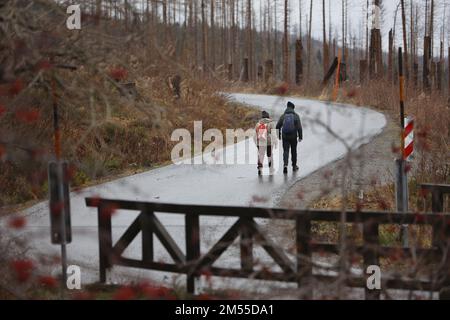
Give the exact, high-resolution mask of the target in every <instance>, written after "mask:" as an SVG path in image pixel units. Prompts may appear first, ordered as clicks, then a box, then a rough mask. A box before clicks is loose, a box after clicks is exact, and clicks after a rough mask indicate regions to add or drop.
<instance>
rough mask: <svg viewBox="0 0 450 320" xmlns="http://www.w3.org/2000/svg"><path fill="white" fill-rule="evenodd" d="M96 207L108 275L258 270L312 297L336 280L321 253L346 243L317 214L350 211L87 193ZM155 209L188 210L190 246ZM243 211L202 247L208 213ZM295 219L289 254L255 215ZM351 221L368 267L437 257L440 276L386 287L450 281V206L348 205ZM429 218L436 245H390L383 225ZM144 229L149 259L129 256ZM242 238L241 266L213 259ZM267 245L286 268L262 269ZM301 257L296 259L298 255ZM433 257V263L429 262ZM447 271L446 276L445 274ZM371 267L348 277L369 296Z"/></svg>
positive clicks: (255, 275)
mask: <svg viewBox="0 0 450 320" xmlns="http://www.w3.org/2000/svg"><path fill="white" fill-rule="evenodd" d="M86 204H87V206H89V207H96V208H97V209H98V227H99V247H100V281H101V282H105V281H106V272H107V270H108V269H110V268H111V267H112V266H113V265H118V266H125V267H134V268H142V269H150V270H158V271H166V272H173V273H180V274H186V275H187V290H188V292H190V293H195V281H196V278H198V277H200V276H201V275H202V274H205V272H206V271H207V272H208V274H209V275H212V276H219V277H237V278H249V279H250V278H251V279H261V280H273V281H283V282H294V283H297V284H298V286H299V288H303V289H305V290H306V292H305V297H306V298H312V287H313V281H334V280H336V276H335V275H329V274H323V273H319V274H317V273H314V272H313V263H312V262H313V257H312V255H313V253H316V252H320V253H324V252H330V253H336V254H339V252H340V249H341V247H340V245H339V244H337V243H335V244H330V243H317V242H315V241H313V239H312V230H311V225H312V223H313V222H335V223H336V222H337V223H338V222H340V221H341V218H342V215H343V213H342V212H339V211H322V210H315V211H307V210H287V209H267V208H254V207H220V206H196V205H178V204H163V203H151V202H136V201H120V200H108V199H94V198H88V199H86ZM121 209H123V210H133V211H138V212H140V214H139V216H138V217H137V218H136V219H135V220H134V222H133V223H132V224H131V225H130V227H129V228H128V229H127V230H126V232H125V233H124V234H123V235H122V236H121V237H120V239H119V240H118V241H117V242H116V243H113V241H112V223H111V212H112V211H113V210H121ZM155 213H168V214H183V215H184V217H185V231H186V232H185V237H186V248H185V251H184V252H183V250H182V249H181V248H180V247H179V246H178V245H177V244H176V242H175V241H174V239H173V238H172V237H171V236H170V235H169V233H168V232H167V230H166V228H165V227H164V226H163V224H162V223H161V221H160V220H159V219H158V217H157V216H156V215H155ZM201 216H213V217H235V218H238V219H237V221H236V222H235V223H234V224H233V225H232V226H231V227H230V228H229V229H228V231H227V232H226V233H225V234H224V235H223V236H222V238H221V239H220V240H219V241H218V242H217V243H216V244H215V245H214V246H212V248H211V249H210V250H209V251H208V252H206V253H202V252H201V251H200V217H201ZM258 218H263V219H281V220H292V221H294V222H295V226H296V233H295V234H296V236H295V237H296V238H295V247H296V248H295V249H296V253H295V254H294V256H295V259H292V258H290V257H289V253H288V252H287V250H285V249H284V248H281V247H279V246H277V244H276V243H274V242H273V241H272V240H271V239H269V237H268V236H267V235H266V234H265V232H263V231H262V229H261V227H260V225H258V223H257V221H256V220H255V219H258ZM345 221H346V223H348V224H359V225H361V226H362V228H361V229H362V240H363V241H362V243H361V244H360V245H354V244H353V245H352V248H351V249H352V250H354V252H355V253H357V254H359V255H361V257H362V260H363V265H364V268H366V267H368V266H370V265H380V259H381V258H382V257H389V256H392V255H394V254H398V253H399V252H401V254H402V256H403V257H411V256H415V257H417V256H420V257H421V259H426V261H428V262H429V263H435V268H436V269H435V270H433V277H432V278H433V279H431V278H428V279H424V278H420V277H417V278H408V277H405V276H401V277H400V276H399V277H394V278H385V277H383V278H382V284H383V287H384V288H389V289H402V290H423V291H433V292H437V291H440V290H442V289H445V288H448V287H450V282H449V280H450V255H449V253H450V214H449V213H445V214H444V213H440V214H439V213H424V214H414V213H407V214H405V213H390V212H356V211H350V212H346V213H345ZM392 224H394V225H429V226H431V227H432V238H433V241H432V244H433V245H432V246H431V247H429V248H417V247H411V248H403V247H396V246H383V245H381V244H380V231H379V227H380V226H381V225H392ZM140 232H142V259H140V260H136V259H129V258H125V257H123V256H122V255H123V253H124V251H125V249H126V248H127V247H128V246H129V245H130V244H131V242H132V241H133V239H135V238H136V236H137V235H138V234H139V233H140ZM153 236H156V237H157V238H158V239H159V240H160V242H161V244H162V245H163V246H164V247H165V248H166V249H167V252H168V253H169V254H170V256H171V257H172V258H173V261H174V263H163V262H156V261H155V260H154V251H153V250H154V247H153V239H154V237H153ZM237 238H239V239H240V241H239V245H240V254H241V257H240V258H241V259H240V260H241V268H240V269H230V268H220V267H214V266H213V264H214V262H215V261H216V260H218V258H219V257H220V256H221V254H222V253H224V252H225V250H226V249H227V248H228V247H229V246H230V245H232V243H233V242H234V240H235V239H237ZM256 243H257V244H259V245H261V246H262V247H263V248H264V249H265V251H266V252H267V253H268V254H269V255H270V256H271V257H272V258H273V260H274V261H275V263H276V264H277V265H278V266H279V267H280V268H281V270H282V272H268V271H267V270H260V271H257V270H255V268H254V266H255V263H254V257H253V246H254V245H255V244H256ZM293 260H295V261H293ZM428 262H427V263H428ZM437 275H439V277H437ZM366 277H367V275H365V274H363V275H361V276H355V275H351V274H350V275H349V276H348V277H346V279H345V282H346V285H347V286H349V287H359V288H365V293H366V299H379V298H380V294H381V291H380V290H369V289H367V287H366V281H367V278H366Z"/></svg>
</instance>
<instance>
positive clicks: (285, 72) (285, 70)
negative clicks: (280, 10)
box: [283, 0, 289, 82]
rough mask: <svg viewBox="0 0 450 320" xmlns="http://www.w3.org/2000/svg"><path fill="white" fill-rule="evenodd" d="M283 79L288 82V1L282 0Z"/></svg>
mask: <svg viewBox="0 0 450 320" xmlns="http://www.w3.org/2000/svg"><path fill="white" fill-rule="evenodd" d="M283 79H284V81H285V82H289V0H284V39H283Z"/></svg>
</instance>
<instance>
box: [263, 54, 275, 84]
mask: <svg viewBox="0 0 450 320" xmlns="http://www.w3.org/2000/svg"><path fill="white" fill-rule="evenodd" d="M264 80H265V82H266V84H269V83H271V82H272V81H273V60H270V59H269V60H267V61H266V68H265V75H264Z"/></svg>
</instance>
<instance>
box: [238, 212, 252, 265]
mask: <svg viewBox="0 0 450 320" xmlns="http://www.w3.org/2000/svg"><path fill="white" fill-rule="evenodd" d="M241 219H242V220H243V221H244V223H243V224H242V226H241V230H240V233H241V242H240V246H241V268H242V269H243V270H244V271H247V272H252V271H253V235H252V233H251V230H250V229H249V227H248V226H247V222H248V221H249V222H250V220H251V219H249V218H241Z"/></svg>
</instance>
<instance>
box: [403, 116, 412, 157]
mask: <svg viewBox="0 0 450 320" xmlns="http://www.w3.org/2000/svg"><path fill="white" fill-rule="evenodd" d="M403 141H404V142H403V145H404V149H403V160H406V161H411V160H412V156H413V153H414V118H413V117H406V118H405V128H404V130H403Z"/></svg>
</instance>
